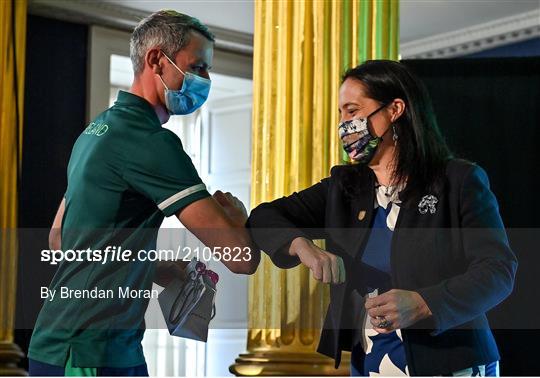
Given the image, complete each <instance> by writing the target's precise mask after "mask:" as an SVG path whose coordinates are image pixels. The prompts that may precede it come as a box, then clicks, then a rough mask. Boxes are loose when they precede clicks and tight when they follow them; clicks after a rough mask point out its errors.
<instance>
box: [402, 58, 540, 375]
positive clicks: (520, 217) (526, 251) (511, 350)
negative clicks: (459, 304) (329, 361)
mask: <svg viewBox="0 0 540 378" xmlns="http://www.w3.org/2000/svg"><path fill="white" fill-rule="evenodd" d="M403 63H405V64H406V65H407V66H408V67H410V68H412V70H413V71H414V72H415V73H416V74H418V75H419V76H420V77H421V78H422V81H423V82H424V84H425V85H426V87H427V88H428V91H429V93H430V96H431V98H432V101H433V106H434V109H435V113H436V115H437V119H438V123H439V127H440V128H441V130H442V132H443V134H444V135H445V136H446V140H447V141H448V143H449V145H450V147H451V148H452V150H453V151H454V153H455V155H456V156H458V157H462V158H466V159H468V160H471V161H474V162H476V163H478V164H479V165H480V166H481V167H483V168H484V169H485V170H486V171H487V173H488V175H489V179H490V182H491V189H492V191H493V192H494V193H495V195H496V196H497V199H498V201H499V206H500V212H501V216H502V218H503V221H504V223H505V226H506V227H507V228H508V229H509V230H508V234H509V239H510V244H511V246H512V248H513V250H514V252H515V253H516V255H517V257H518V261H519V267H518V272H517V276H516V282H515V287H514V292H513V293H512V295H511V296H510V297H509V298H508V299H507V300H506V301H504V302H503V303H502V304H500V305H499V306H497V307H496V308H495V309H493V310H492V311H490V312H489V314H488V317H489V319H490V322H491V324H492V327H493V328H494V329H493V332H494V334H495V337H496V339H497V345H498V347H499V351H500V354H501V362H500V369H501V371H500V373H501V375H514V376H515V375H529V376H530V375H532V376H538V375H540V367H539V364H538V363H537V358H538V351H539V350H540V348H539V347H538V340H540V330H539V329H540V327H539V325H540V308H539V305H538V303H537V301H535V298H537V295H538V294H537V292H538V289H537V288H538V287H539V286H538V277H539V274H540V254H539V253H538V249H539V246H540V236H539V235H537V234H538V230H537V231H536V232H535V231H534V230H531V229H532V228H538V227H540V219H539V217H538V214H540V201H537V200H536V196H537V192H538V188H540V179H539V175H538V172H539V169H538V166H539V164H540V149H539V148H538V141H539V137H540V128H539V127H540V110H539V104H540V57H530V58H482V59H450V60H446V59H444V60H408V61H407V60H406V61H403ZM509 317H510V319H508V318H509ZM499 324H501V327H500V329H498V327H497V326H498V325H499ZM508 324H512V325H518V324H523V328H524V329H522V330H518V329H512V330H509V329H504V328H508Z"/></svg>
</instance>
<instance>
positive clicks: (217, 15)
mask: <svg viewBox="0 0 540 378" xmlns="http://www.w3.org/2000/svg"><path fill="white" fill-rule="evenodd" d="M106 1H109V2H112V3H117V4H122V5H125V6H128V7H132V8H137V9H141V10H146V11H150V12H153V11H156V10H159V9H164V8H172V9H175V10H178V11H179V12H182V13H187V14H190V15H192V16H195V17H197V18H199V19H200V20H201V21H202V22H204V23H207V24H209V25H215V26H220V27H223V28H227V29H232V30H237V31H242V32H245V33H250V34H253V17H254V9H253V1H251V0H227V1H224V0H196V1H195V0H106ZM282 1H285V0H282ZM290 1H293V0H290ZM400 8H401V15H400V40H401V42H402V43H405V42H410V41H413V40H416V39H420V38H424V37H430V36H433V35H436V34H440V33H446V32H450V31H454V30H458V29H462V28H466V27H470V26H474V25H478V24H481V23H485V22H488V21H493V20H495V19H498V18H503V17H507V16H510V15H513V14H518V13H523V12H527V11H530V10H533V9H540V0H401V1H400ZM539 23H540V20H539Z"/></svg>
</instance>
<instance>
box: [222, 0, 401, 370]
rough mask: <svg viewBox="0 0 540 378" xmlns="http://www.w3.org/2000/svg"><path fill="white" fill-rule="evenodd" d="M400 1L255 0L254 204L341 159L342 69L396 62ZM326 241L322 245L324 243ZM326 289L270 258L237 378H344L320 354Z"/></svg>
mask: <svg viewBox="0 0 540 378" xmlns="http://www.w3.org/2000/svg"><path fill="white" fill-rule="evenodd" d="M398 5H399V4H398V1H397V0H365V1H337V0H335V1H321V0H319V1H264V0H256V2H255V35H254V37H255V46H254V53H255V55H254V70H253V71H254V72H253V75H254V77H253V80H254V96H253V138H252V139H253V142H252V143H253V146H252V147H253V160H252V192H251V194H252V205H253V206H256V205H257V204H259V203H261V202H264V201H269V200H272V199H274V198H277V197H281V196H283V195H288V194H290V193H292V192H293V191H295V190H300V189H303V188H306V187H308V186H310V185H312V184H314V183H316V182H317V181H319V180H320V179H321V178H323V177H325V176H327V175H328V174H329V170H330V167H331V166H333V165H335V164H338V163H339V162H340V161H341V157H342V156H343V155H342V153H341V149H340V145H339V143H338V136H337V123H338V120H339V116H338V111H337V106H338V90H339V85H340V77H341V75H342V74H343V73H344V71H345V70H346V69H347V68H349V67H352V66H355V65H357V64H358V63H359V62H361V61H363V60H365V59H374V58H387V59H397V41H398V32H397V31H398ZM321 243H323V242H322V241H321ZM328 289H329V288H328V287H327V285H323V284H320V283H317V282H316V281H314V280H313V279H312V278H311V276H310V273H309V271H308V270H307V269H305V268H304V267H303V266H299V267H297V268H294V269H290V270H280V269H277V268H276V267H274V266H273V265H272V263H271V262H270V260H269V259H268V258H266V256H265V257H264V258H263V260H262V262H261V266H260V267H259V269H258V271H257V273H256V274H255V275H254V276H253V277H252V279H251V281H250V292H249V327H250V329H249V332H248V340H247V349H248V351H247V353H245V354H242V355H240V356H239V357H238V358H237V359H236V362H235V364H233V365H232V366H231V367H230V371H231V372H232V373H234V374H237V375H346V374H349V359H350V356H348V355H344V356H343V359H342V363H341V366H340V368H339V369H338V370H336V369H334V361H333V360H331V359H329V358H326V357H324V356H322V355H320V354H318V353H316V352H315V350H316V347H317V345H318V341H319V336H320V329H321V327H322V321H323V318H324V315H325V312H326V308H327V306H328V291H329V290H328Z"/></svg>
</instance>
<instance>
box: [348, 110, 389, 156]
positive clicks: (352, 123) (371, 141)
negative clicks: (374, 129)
mask: <svg viewBox="0 0 540 378" xmlns="http://www.w3.org/2000/svg"><path fill="white" fill-rule="evenodd" d="M385 106H386V104H384V105H382V106H381V107H380V108H378V109H377V110H375V111H373V112H372V113H370V114H369V115H368V116H367V117H365V118H356V119H351V120H349V121H344V122H341V123H340V124H339V126H338V129H339V137H340V138H341V142H342V143H343V149H344V150H345V152H346V153H347V154H348V155H349V156H350V157H351V159H352V160H354V161H356V162H358V163H363V164H367V163H369V162H370V161H371V159H373V156H374V155H375V151H376V150H377V147H378V146H379V143H380V141H381V137H378V136H374V135H372V134H371V133H370V132H369V128H368V120H369V117H371V116H372V115H374V114H375V113H377V112H378V111H379V110H381V109H382V108H384V107H385ZM350 135H355V136H356V137H355V138H354V139H351V138H350V137H348V136H350ZM351 154H352V155H351Z"/></svg>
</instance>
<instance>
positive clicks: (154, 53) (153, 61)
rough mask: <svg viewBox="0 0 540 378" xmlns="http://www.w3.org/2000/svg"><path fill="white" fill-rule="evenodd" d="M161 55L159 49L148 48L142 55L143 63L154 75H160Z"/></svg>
mask: <svg viewBox="0 0 540 378" xmlns="http://www.w3.org/2000/svg"><path fill="white" fill-rule="evenodd" d="M162 55H163V54H162V53H161V51H159V49H149V50H148V51H147V52H146V55H145V56H144V63H145V65H147V66H148V67H150V69H151V70H152V72H153V73H155V74H156V75H161V65H160V60H161V57H162Z"/></svg>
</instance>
